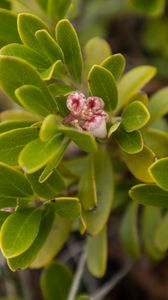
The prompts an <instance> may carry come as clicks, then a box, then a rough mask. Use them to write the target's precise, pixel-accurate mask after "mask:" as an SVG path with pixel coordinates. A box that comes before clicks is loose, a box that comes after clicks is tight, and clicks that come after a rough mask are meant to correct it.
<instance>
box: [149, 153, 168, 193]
mask: <svg viewBox="0 0 168 300" xmlns="http://www.w3.org/2000/svg"><path fill="white" fill-rule="evenodd" d="M149 172H150V175H151V177H152V178H153V180H154V181H155V183H156V184H157V185H158V186H159V187H160V188H161V189H163V190H165V191H168V158H167V157H166V158H161V159H159V160H157V161H156V162H155V163H153V164H152V165H151V166H150V168H149Z"/></svg>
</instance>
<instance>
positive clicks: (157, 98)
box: [149, 87, 168, 124]
mask: <svg viewBox="0 0 168 300" xmlns="http://www.w3.org/2000/svg"><path fill="white" fill-rule="evenodd" d="M167 98H168V88H167V87H165V88H163V89H161V90H160V91H158V92H157V93H155V94H154V95H153V96H152V97H151V99H150V101H149V112H150V115H151V118H150V120H149V124H151V123H153V122H155V121H156V120H157V119H160V118H161V117H163V116H164V115H166V114H167V113H168V101H167Z"/></svg>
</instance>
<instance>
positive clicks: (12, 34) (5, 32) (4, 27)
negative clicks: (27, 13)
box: [0, 8, 20, 46]
mask: <svg viewBox="0 0 168 300" xmlns="http://www.w3.org/2000/svg"><path fill="white" fill-rule="evenodd" d="M0 42H1V45H2V46H3V45H6V44H10V43H13V42H15V43H19V42H20V37H19V34H18V31H17V15H16V14H14V13H13V12H11V11H9V10H7V9H2V8H0Z"/></svg>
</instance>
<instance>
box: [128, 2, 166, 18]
mask: <svg viewBox="0 0 168 300" xmlns="http://www.w3.org/2000/svg"><path fill="white" fill-rule="evenodd" d="M131 2H132V5H133V6H134V7H135V8H136V9H137V10H139V11H140V12H142V13H145V14H149V15H152V16H153V15H160V14H162V13H163V12H164V8H165V4H166V1H165V0H153V1H145V0H131Z"/></svg>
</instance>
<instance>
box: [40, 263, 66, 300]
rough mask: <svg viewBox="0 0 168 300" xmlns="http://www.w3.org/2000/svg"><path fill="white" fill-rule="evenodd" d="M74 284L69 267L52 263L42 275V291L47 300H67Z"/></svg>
mask: <svg viewBox="0 0 168 300" xmlns="http://www.w3.org/2000/svg"><path fill="white" fill-rule="evenodd" d="M71 284H72V274H71V272H70V271H69V269H68V268H67V267H65V266H64V265H62V264H58V263H56V262H52V263H51V264H50V265H49V266H48V267H47V268H46V269H45V270H44V271H43V273H42V275H41V279H40V285H41V290H42V293H43V296H44V299H45V300H55V296H56V297H57V298H58V299H59V300H67V299H68V293H69V290H70V287H71Z"/></svg>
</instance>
